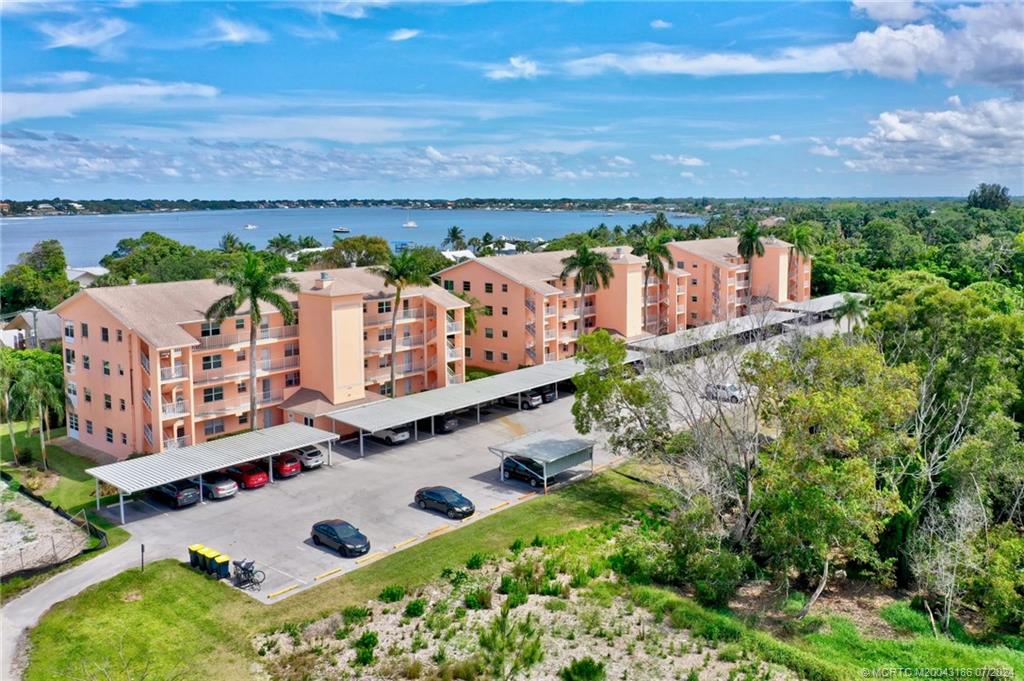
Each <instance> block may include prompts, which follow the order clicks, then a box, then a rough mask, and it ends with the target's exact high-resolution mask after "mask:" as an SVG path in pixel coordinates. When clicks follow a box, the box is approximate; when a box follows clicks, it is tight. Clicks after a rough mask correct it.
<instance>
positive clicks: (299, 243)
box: [295, 234, 323, 249]
mask: <svg viewBox="0 0 1024 681" xmlns="http://www.w3.org/2000/svg"><path fill="white" fill-rule="evenodd" d="M321 246H323V244H322V243H320V240H319V239H317V238H316V237H315V236H310V235H309V234H305V235H303V236H300V237H299V238H298V239H297V240H296V241H295V247H296V248H300V249H301V248H320V247H321Z"/></svg>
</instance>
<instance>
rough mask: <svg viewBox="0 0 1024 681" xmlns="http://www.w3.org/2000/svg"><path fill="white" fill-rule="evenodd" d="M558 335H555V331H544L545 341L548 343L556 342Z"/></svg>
mask: <svg viewBox="0 0 1024 681" xmlns="http://www.w3.org/2000/svg"><path fill="white" fill-rule="evenodd" d="M557 335H558V334H557V333H555V330H554V329H544V340H546V341H549V340H555V336H557Z"/></svg>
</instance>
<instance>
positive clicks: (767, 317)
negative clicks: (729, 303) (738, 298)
mask: <svg viewBox="0 0 1024 681" xmlns="http://www.w3.org/2000/svg"><path fill="white" fill-rule="evenodd" d="M801 316H802V314H800V313H798V312H789V311H785V310H770V311H768V312H767V313H764V314H751V315H746V316H743V317H737V318H735V319H727V320H725V321H721V322H714V323H713V324H705V325H704V326H695V327H693V328H689V329H685V330H683V331H677V332H675V333H669V334H665V335H663V336H655V337H654V338H645V339H643V340H638V341H634V342H632V343H630V344H629V347H630V348H632V349H633V350H641V351H644V352H651V353H668V354H672V353H677V352H687V351H693V350H694V349H696V348H699V347H700V346H702V345H704V344H706V343H713V342H715V341H720V340H724V339H727V338H735V337H739V336H743V335H745V334H748V333H752V332H754V331H761V330H763V329H767V328H770V327H772V326H778V325H780V324H785V323H786V322H791V321H793V320H795V319H799V318H800V317H801Z"/></svg>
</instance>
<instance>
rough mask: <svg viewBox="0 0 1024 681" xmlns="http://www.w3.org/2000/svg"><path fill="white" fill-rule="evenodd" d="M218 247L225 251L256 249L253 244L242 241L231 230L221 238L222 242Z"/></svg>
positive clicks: (248, 251)
mask: <svg viewBox="0 0 1024 681" xmlns="http://www.w3.org/2000/svg"><path fill="white" fill-rule="evenodd" d="M217 248H218V249H219V250H220V251H221V252H223V253H239V252H244V253H250V252H252V251H254V250H256V249H255V247H254V246H253V245H252V244H249V243H246V242H244V241H242V240H241V239H239V238H238V237H237V236H235V235H234V234H232V233H231V232H226V233H225V234H224V236H222V237H221V238H220V243H219V244H218V245H217Z"/></svg>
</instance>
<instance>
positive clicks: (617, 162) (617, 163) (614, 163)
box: [605, 156, 633, 168]
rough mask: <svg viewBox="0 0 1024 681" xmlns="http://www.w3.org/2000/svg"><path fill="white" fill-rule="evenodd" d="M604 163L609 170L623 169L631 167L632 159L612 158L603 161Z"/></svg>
mask: <svg viewBox="0 0 1024 681" xmlns="http://www.w3.org/2000/svg"><path fill="white" fill-rule="evenodd" d="M605 163H607V164H608V167H609V168H624V167H629V166H631V165H633V159H631V158H627V157H626V156H612V157H611V158H608V159H605Z"/></svg>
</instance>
